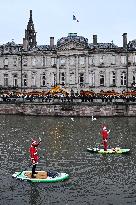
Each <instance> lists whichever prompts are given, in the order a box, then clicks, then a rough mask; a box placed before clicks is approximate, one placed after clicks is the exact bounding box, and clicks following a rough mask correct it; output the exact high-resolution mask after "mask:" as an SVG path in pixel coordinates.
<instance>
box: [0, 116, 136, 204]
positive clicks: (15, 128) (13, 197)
mask: <svg viewBox="0 0 136 205" xmlns="http://www.w3.org/2000/svg"><path fill="white" fill-rule="evenodd" d="M73 119H74V120H72V119H71V118H69V117H59V118H53V117H32V116H2V115H0V124H1V126H0V163H1V169H0V193H1V195H0V196H1V197H0V204H4V203H5V204H9V205H10V204H20V205H21V204H43V205H44V204H60V205H61V204H62V205H65V204H68V205H74V204H81V205H82V204H83V205H86V204H128V203H130V204H136V194H135V189H136V185H135V184H136V180H135V178H136V174H135V173H136V166H135V164H136V151H135V146H136V145H135V133H136V126H135V124H136V118H118V117H115V118H98V119H97V120H96V121H92V120H91V118H85V117H83V118H73ZM102 124H106V125H107V126H108V128H109V129H110V130H111V133H110V140H109V146H111V147H115V146H118V145H119V146H121V147H128V148H130V149H131V153H130V154H129V155H104V156H103V155H97V154H90V153H88V152H87V151H86V148H87V147H89V146H91V147H95V146H96V144H97V143H98V142H100V141H101V138H100V135H99V132H100V128H101V125H102ZM39 137H41V139H42V144H41V150H39V154H40V156H41V159H40V162H39V165H38V169H39V170H57V171H64V172H67V173H69V174H70V179H69V180H67V181H65V182H59V183H56V184H42V183H41V184H38V183H37V184H31V183H28V182H21V181H18V180H15V179H12V178H11V175H12V174H13V173H14V172H15V171H17V170H24V169H25V168H26V169H28V168H29V167H28V165H29V153H28V149H29V146H30V143H31V139H32V138H37V139H38V138H39ZM45 149H46V151H45Z"/></svg>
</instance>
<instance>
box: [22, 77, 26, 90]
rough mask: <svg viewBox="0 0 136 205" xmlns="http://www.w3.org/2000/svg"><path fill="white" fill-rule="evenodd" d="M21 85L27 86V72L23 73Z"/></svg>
mask: <svg viewBox="0 0 136 205" xmlns="http://www.w3.org/2000/svg"><path fill="white" fill-rule="evenodd" d="M22 83H23V86H24V87H26V86H27V74H24V75H23V82H22Z"/></svg>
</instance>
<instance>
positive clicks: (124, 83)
mask: <svg viewBox="0 0 136 205" xmlns="http://www.w3.org/2000/svg"><path fill="white" fill-rule="evenodd" d="M126 79H127V75H126V72H125V71H123V72H122V73H121V85H122V86H126Z"/></svg>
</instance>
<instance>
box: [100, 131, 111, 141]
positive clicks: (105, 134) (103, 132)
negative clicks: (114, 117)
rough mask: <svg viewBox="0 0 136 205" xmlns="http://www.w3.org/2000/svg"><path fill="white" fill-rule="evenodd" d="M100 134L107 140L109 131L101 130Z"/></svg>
mask: <svg viewBox="0 0 136 205" xmlns="http://www.w3.org/2000/svg"><path fill="white" fill-rule="evenodd" d="M101 136H102V138H103V140H107V139H108V136H109V132H108V131H107V130H102V131H101Z"/></svg>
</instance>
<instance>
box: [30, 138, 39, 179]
mask: <svg viewBox="0 0 136 205" xmlns="http://www.w3.org/2000/svg"><path fill="white" fill-rule="evenodd" d="M40 143H41V139H39V142H37V141H36V140H32V143H31V146H30V148H29V152H30V157H31V162H32V165H33V167H32V175H31V177H32V178H36V176H35V174H37V172H36V171H35V170H36V165H37V164H38V160H39V156H38V153H37V147H38V146H39V144H40Z"/></svg>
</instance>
